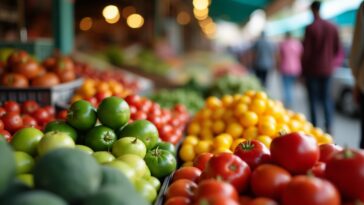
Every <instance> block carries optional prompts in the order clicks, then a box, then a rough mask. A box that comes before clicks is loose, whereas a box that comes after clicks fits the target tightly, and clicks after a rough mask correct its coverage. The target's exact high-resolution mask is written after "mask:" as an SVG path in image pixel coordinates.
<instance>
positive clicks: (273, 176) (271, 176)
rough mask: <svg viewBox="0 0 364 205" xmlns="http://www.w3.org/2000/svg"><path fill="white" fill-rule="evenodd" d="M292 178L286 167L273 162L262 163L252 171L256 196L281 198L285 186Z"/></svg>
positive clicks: (252, 181)
mask: <svg viewBox="0 0 364 205" xmlns="http://www.w3.org/2000/svg"><path fill="white" fill-rule="evenodd" d="M290 180H291V174H290V173H289V172H288V171H286V170H285V169H283V168H281V167H279V166H276V165H271V164H262V165H260V166H258V167H257V168H256V169H255V170H254V171H253V173H252V177H251V181H250V182H251V189H252V191H253V193H254V194H255V196H262V197H269V198H272V199H277V200H278V199H280V197H281V195H282V192H283V190H284V188H285V187H286V186H287V184H288V183H289V182H290Z"/></svg>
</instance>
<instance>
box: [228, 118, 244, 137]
mask: <svg viewBox="0 0 364 205" xmlns="http://www.w3.org/2000/svg"><path fill="white" fill-rule="evenodd" d="M243 131H244V129H243V127H242V126H241V125H240V124H239V123H237V122H233V123H230V124H228V126H227V128H226V131H225V132H226V133H228V134H229V135H231V136H232V137H233V138H234V139H236V138H238V137H241V136H242V134H243Z"/></svg>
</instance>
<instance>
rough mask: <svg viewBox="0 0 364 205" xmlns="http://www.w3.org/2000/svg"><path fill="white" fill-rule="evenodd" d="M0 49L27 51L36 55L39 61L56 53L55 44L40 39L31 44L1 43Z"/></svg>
mask: <svg viewBox="0 0 364 205" xmlns="http://www.w3.org/2000/svg"><path fill="white" fill-rule="evenodd" d="M0 48H13V49H21V50H25V51H27V52H28V53H30V54H32V55H34V56H35V57H36V58H37V59H38V60H44V59H46V58H48V57H49V56H50V55H52V54H53V52H54V46H53V42H52V41H51V40H50V39H40V40H35V41H29V42H18V41H14V42H7V41H0Z"/></svg>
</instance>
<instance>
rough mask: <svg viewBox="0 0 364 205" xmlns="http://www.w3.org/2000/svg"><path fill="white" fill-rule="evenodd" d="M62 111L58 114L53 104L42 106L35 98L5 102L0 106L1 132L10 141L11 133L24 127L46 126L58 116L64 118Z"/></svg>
mask: <svg viewBox="0 0 364 205" xmlns="http://www.w3.org/2000/svg"><path fill="white" fill-rule="evenodd" d="M61 115H62V113H60V115H58V116H56V113H55V109H54V107H52V106H44V107H41V106H40V105H39V104H38V103H37V102H35V101H33V100H27V101H24V102H23V103H21V104H19V103H17V102H14V101H6V102H3V103H2V104H1V106H0V134H3V135H4V136H5V138H6V139H7V140H8V141H10V140H11V135H12V134H14V133H15V132H17V131H18V130H19V129H21V128H24V127H36V128H38V129H43V128H44V126H45V125H46V124H47V123H48V122H50V121H53V120H54V119H56V118H62V116H61Z"/></svg>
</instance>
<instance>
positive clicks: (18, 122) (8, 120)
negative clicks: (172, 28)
mask: <svg viewBox="0 0 364 205" xmlns="http://www.w3.org/2000/svg"><path fill="white" fill-rule="evenodd" d="M1 120H2V121H3V123H4V127H5V129H6V130H7V131H9V132H10V133H15V132H16V131H17V130H19V129H20V128H22V127H23V120H22V118H21V117H20V115H19V114H17V113H13V112H9V113H6V114H5V115H4V116H3V117H2V118H1Z"/></svg>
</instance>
